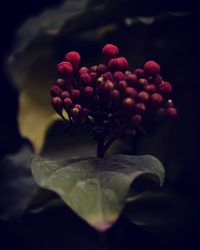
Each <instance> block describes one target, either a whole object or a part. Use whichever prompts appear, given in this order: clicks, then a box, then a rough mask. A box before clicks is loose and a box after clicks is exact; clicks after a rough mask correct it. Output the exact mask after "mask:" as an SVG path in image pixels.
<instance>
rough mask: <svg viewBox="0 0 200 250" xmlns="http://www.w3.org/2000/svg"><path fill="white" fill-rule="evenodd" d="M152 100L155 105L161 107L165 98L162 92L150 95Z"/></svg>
mask: <svg viewBox="0 0 200 250" xmlns="http://www.w3.org/2000/svg"><path fill="white" fill-rule="evenodd" d="M150 101H151V104H152V106H153V107H159V106H161V105H162V103H163V101H164V99H163V97H162V96H161V95H160V94H158V93H155V94H153V95H151V96H150Z"/></svg>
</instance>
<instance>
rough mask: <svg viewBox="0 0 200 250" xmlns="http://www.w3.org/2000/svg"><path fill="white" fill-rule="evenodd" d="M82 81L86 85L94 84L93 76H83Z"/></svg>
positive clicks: (81, 76)
mask: <svg viewBox="0 0 200 250" xmlns="http://www.w3.org/2000/svg"><path fill="white" fill-rule="evenodd" d="M80 79H81V81H82V82H83V83H84V84H90V83H91V82H92V79H91V76H90V75H89V74H88V73H83V74H81V75H80Z"/></svg>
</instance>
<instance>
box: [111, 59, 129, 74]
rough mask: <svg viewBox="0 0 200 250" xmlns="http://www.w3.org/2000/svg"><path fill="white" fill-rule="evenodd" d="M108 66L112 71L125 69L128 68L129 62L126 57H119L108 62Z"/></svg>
mask: <svg viewBox="0 0 200 250" xmlns="http://www.w3.org/2000/svg"><path fill="white" fill-rule="evenodd" d="M108 67H109V68H110V69H111V70H112V71H117V70H119V71H124V70H126V69H127V68H128V62H127V60H126V58H125V57H117V58H114V59H111V60H110V61H109V62H108Z"/></svg>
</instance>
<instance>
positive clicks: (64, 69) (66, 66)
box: [56, 62, 73, 77]
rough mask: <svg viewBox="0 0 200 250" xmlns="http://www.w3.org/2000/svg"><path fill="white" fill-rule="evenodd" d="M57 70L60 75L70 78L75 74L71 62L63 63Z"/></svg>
mask: <svg viewBox="0 0 200 250" xmlns="http://www.w3.org/2000/svg"><path fill="white" fill-rule="evenodd" d="M56 69H57V71H58V73H59V74H61V75H63V76H65V77H68V76H71V75H72V73H73V67H72V64H71V63H70V62H61V63H59V64H58V65H57V66H56Z"/></svg>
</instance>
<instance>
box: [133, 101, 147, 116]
mask: <svg viewBox="0 0 200 250" xmlns="http://www.w3.org/2000/svg"><path fill="white" fill-rule="evenodd" d="M145 111H146V106H145V104H144V103H136V104H135V112H136V113H137V114H144V113H145Z"/></svg>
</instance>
